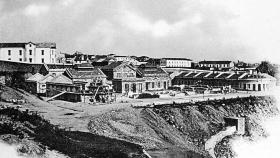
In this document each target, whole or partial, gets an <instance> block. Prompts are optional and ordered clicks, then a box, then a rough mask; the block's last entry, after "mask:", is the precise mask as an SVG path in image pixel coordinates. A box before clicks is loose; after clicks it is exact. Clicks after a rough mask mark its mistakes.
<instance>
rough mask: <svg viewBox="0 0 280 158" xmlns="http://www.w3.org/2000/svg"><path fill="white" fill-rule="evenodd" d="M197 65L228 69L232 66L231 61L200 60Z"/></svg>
mask: <svg viewBox="0 0 280 158" xmlns="http://www.w3.org/2000/svg"><path fill="white" fill-rule="evenodd" d="M198 65H199V67H201V68H208V69H219V70H222V69H229V68H233V67H234V63H233V61H206V60H204V61H200V62H198Z"/></svg>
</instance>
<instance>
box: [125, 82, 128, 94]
mask: <svg viewBox="0 0 280 158" xmlns="http://www.w3.org/2000/svg"><path fill="white" fill-rule="evenodd" d="M124 89H125V92H129V84H127V83H126V84H125V85H124Z"/></svg>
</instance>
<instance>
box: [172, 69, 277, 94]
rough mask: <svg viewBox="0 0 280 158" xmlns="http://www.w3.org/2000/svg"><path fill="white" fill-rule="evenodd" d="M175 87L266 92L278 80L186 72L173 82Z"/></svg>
mask: <svg viewBox="0 0 280 158" xmlns="http://www.w3.org/2000/svg"><path fill="white" fill-rule="evenodd" d="M172 83H173V85H187V86H193V85H197V84H200V85H207V86H210V87H223V86H230V87H232V88H233V89H236V90H245V91H266V90H269V89H271V88H273V87H275V86H276V79H275V78H274V77H272V76H269V75H268V74H256V75H252V74H248V73H234V72H217V71H204V72H203V71H200V72H196V71H185V72H182V73H180V74H179V75H177V76H176V77H175V78H174V79H173V80H172Z"/></svg>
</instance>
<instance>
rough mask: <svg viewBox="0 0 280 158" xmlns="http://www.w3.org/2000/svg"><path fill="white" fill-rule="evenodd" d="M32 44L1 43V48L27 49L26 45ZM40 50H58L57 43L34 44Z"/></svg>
mask: <svg viewBox="0 0 280 158" xmlns="http://www.w3.org/2000/svg"><path fill="white" fill-rule="evenodd" d="M28 43H32V42H26V43H0V48H18V47H20V48H25V45H26V44H28ZM34 44H35V45H36V46H37V47H38V48H56V43H54V42H41V43H34Z"/></svg>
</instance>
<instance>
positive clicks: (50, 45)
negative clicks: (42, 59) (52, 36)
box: [35, 42, 56, 48]
mask: <svg viewBox="0 0 280 158" xmlns="http://www.w3.org/2000/svg"><path fill="white" fill-rule="evenodd" d="M35 44H36V46H37V48H56V43H53V42H42V43H35Z"/></svg>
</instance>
